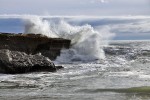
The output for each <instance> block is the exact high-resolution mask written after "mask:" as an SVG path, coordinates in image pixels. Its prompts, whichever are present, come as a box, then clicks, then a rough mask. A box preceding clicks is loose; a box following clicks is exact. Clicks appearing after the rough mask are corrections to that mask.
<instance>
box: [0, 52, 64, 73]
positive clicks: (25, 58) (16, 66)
mask: <svg viewBox="0 0 150 100" xmlns="http://www.w3.org/2000/svg"><path fill="white" fill-rule="evenodd" d="M60 68H62V67H61V66H55V65H54V63H53V62H52V61H51V60H50V59H49V58H48V57H44V56H43V55H41V54H35V55H28V54H26V53H24V52H18V51H10V50H7V49H3V50H0V73H6V74H18V73H28V72H35V71H49V72H54V71H56V70H57V69H60Z"/></svg>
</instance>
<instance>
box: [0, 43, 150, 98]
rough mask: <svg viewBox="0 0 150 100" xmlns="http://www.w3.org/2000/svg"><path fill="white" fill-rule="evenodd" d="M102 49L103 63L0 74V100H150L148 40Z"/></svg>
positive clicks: (95, 62) (149, 47) (73, 64)
mask: <svg viewBox="0 0 150 100" xmlns="http://www.w3.org/2000/svg"><path fill="white" fill-rule="evenodd" d="M104 50H105V55H106V58H105V59H103V60H94V61H90V62H84V61H77V60H76V61H71V62H68V63H62V62H61V63H59V64H61V65H63V66H64V69H62V70H59V71H57V72H56V73H51V72H40V73H39V72H37V73H29V74H17V75H5V74H0V100H150V41H114V42H111V45H109V46H106V47H105V48H104ZM56 63H58V62H56Z"/></svg>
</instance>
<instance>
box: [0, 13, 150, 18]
mask: <svg viewBox="0 0 150 100" xmlns="http://www.w3.org/2000/svg"><path fill="white" fill-rule="evenodd" d="M27 17H41V18H119V19H120V18H130V19H137V18H138V19H144V18H150V15H115V16H109V15H107V16H91V15H90V16H89V15H35V14H33V15H32V14H0V18H27Z"/></svg>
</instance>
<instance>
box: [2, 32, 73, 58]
mask: <svg viewBox="0 0 150 100" xmlns="http://www.w3.org/2000/svg"><path fill="white" fill-rule="evenodd" d="M70 42H71V41H70V40H67V39H62V38H48V37H46V36H43V35H41V34H21V33H20V34H12V33H0V49H8V50H10V51H21V52H25V53H27V54H36V53H41V54H42V55H43V56H46V57H48V58H50V59H51V60H54V59H56V57H57V56H58V55H60V51H61V49H63V48H65V49H68V48H69V46H70Z"/></svg>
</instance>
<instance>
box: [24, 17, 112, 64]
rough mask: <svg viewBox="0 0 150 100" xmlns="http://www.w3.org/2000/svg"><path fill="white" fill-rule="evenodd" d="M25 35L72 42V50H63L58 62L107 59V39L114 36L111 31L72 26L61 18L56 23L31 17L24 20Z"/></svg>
mask: <svg viewBox="0 0 150 100" xmlns="http://www.w3.org/2000/svg"><path fill="white" fill-rule="evenodd" d="M24 22H25V31H24V32H25V33H35V34H37V33H38V34H43V35H46V36H48V37H57V38H65V39H70V40H71V48H70V49H69V50H62V52H61V55H60V56H59V57H57V59H56V61H57V62H63V63H64V62H66V63H67V62H72V61H93V60H98V59H105V54H104V51H103V46H104V45H105V44H106V37H107V39H108V37H110V36H112V35H107V34H112V33H110V32H109V30H107V31H105V30H104V29H100V30H98V31H96V30H95V29H94V28H93V27H92V26H91V25H88V24H85V25H82V26H78V25H71V24H69V23H67V22H66V21H65V20H64V19H61V18H59V21H58V22H57V23H56V22H55V21H54V20H53V19H52V18H50V19H47V20H46V19H43V18H41V17H38V16H31V17H29V16H28V17H27V18H25V19H24Z"/></svg>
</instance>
